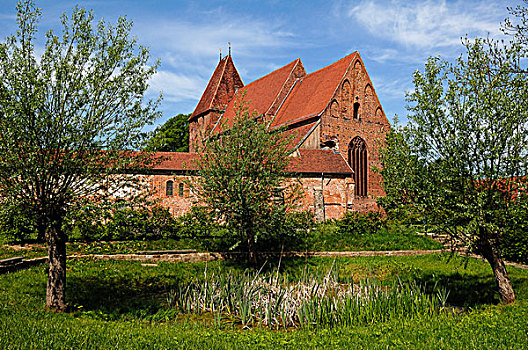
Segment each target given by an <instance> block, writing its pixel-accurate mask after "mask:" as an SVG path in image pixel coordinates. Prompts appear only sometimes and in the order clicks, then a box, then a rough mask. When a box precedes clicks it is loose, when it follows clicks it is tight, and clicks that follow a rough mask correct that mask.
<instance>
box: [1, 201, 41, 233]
mask: <svg viewBox="0 0 528 350" xmlns="http://www.w3.org/2000/svg"><path fill="white" fill-rule="evenodd" d="M0 207H1V208H0V235H1V236H3V237H4V239H5V240H6V241H18V242H24V241H28V240H31V239H36V238H37V235H38V233H37V227H36V225H35V222H36V220H35V218H34V215H32V213H30V212H28V210H26V209H25V208H24V207H23V206H16V205H8V204H6V203H2V205H1V206H0Z"/></svg>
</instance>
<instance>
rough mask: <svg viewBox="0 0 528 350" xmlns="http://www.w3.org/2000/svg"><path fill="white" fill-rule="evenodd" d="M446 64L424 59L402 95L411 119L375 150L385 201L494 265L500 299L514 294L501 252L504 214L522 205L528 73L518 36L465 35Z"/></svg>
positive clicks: (510, 299)
mask: <svg viewBox="0 0 528 350" xmlns="http://www.w3.org/2000/svg"><path fill="white" fill-rule="evenodd" d="M465 47H466V53H465V55H464V56H461V57H460V58H459V59H458V60H457V61H456V62H455V63H453V64H450V63H448V62H446V61H442V60H440V59H439V58H430V59H429V60H428V61H427V63H426V65H425V71H424V72H419V71H417V72H416V73H415V74H414V76H413V78H414V85H415V88H414V90H413V91H411V92H410V93H409V94H408V98H407V100H408V102H410V106H409V107H408V110H409V111H410V115H409V122H408V124H407V125H406V126H403V127H399V128H394V129H393V130H392V131H391V133H390V134H389V135H388V137H387V145H386V146H385V148H384V150H383V152H382V165H383V167H384V168H383V170H382V175H383V178H384V186H385V190H386V192H387V198H386V199H385V200H384V201H385V204H386V205H387V204H389V207H390V206H392V207H394V206H397V205H407V206H410V207H412V208H413V210H417V211H419V212H421V213H422V215H423V216H424V217H425V218H426V219H427V222H428V223H429V224H432V225H434V226H435V229H436V230H437V231H438V232H440V233H447V234H449V235H450V236H451V237H452V238H453V239H456V240H460V241H462V242H463V243H464V244H467V245H469V247H470V249H471V250H472V251H474V252H475V253H478V254H480V255H481V256H482V257H484V258H485V259H486V260H487V261H488V262H489V264H490V265H491V267H492V270H493V273H494V276H495V280H496V282H497V286H498V291H499V294H500V297H501V299H502V301H503V302H505V303H510V302H513V301H514V300H515V294H514V291H513V288H512V285H511V281H510V278H509V276H508V273H507V270H506V268H505V264H504V261H503V258H502V254H501V248H500V247H501V240H502V238H503V235H504V233H505V229H506V226H507V225H506V224H507V222H508V219H509V218H510V217H511V216H512V215H514V214H515V213H518V212H519V211H522V210H526V208H525V205H526V201H525V200H521V199H522V197H524V196H526V195H527V194H526V189H527V187H526V186H527V182H528V178H527V177H526V175H527V170H528V163H527V156H528V76H527V75H526V74H525V73H523V70H524V69H519V67H521V65H522V63H523V62H524V63H526V61H523V59H525V58H526V51H525V47H524V46H523V45H522V44H521V43H520V42H519V41H517V40H513V41H512V42H508V43H504V42H495V41H492V40H490V39H476V40H474V41H472V42H470V41H468V40H466V41H465Z"/></svg>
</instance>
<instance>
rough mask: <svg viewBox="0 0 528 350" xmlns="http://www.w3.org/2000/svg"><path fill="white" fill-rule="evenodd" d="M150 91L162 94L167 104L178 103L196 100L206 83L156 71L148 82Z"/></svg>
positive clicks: (195, 78) (194, 78)
mask: <svg viewBox="0 0 528 350" xmlns="http://www.w3.org/2000/svg"><path fill="white" fill-rule="evenodd" d="M149 83H150V88H149V90H150V91H156V92H158V93H159V92H163V99H164V100H165V101H168V102H180V101H184V100H188V99H194V100H198V99H199V98H200V96H201V94H202V92H203V89H204V86H205V84H206V82H205V81H204V80H202V79H200V78H199V77H196V76H186V75H183V74H177V73H172V72H169V71H163V70H162V71H158V72H157V73H156V74H155V75H154V76H153V77H152V78H151V79H150V81H149Z"/></svg>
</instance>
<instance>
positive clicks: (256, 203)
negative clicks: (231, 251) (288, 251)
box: [194, 96, 300, 262]
mask: <svg viewBox="0 0 528 350" xmlns="http://www.w3.org/2000/svg"><path fill="white" fill-rule="evenodd" d="M235 112H236V117H235V120H234V122H233V125H230V126H229V128H228V126H224V129H227V130H225V131H224V132H223V133H222V134H221V135H219V136H217V137H215V138H213V139H210V140H209V141H208V143H207V145H206V152H204V153H203V154H202V157H201V159H200V160H199V162H198V166H199V169H200V170H199V177H197V181H196V183H195V184H194V191H195V192H196V193H197V195H198V197H199V198H200V201H201V202H202V203H203V204H204V207H205V208H207V212H208V214H209V215H210V216H211V217H212V218H214V219H215V220H216V222H218V223H221V224H222V225H225V226H226V227H227V228H228V229H229V230H228V232H227V233H228V234H229V235H230V237H226V238H227V239H228V241H230V242H232V246H231V248H237V249H243V250H246V251H248V252H249V259H250V260H251V261H252V262H255V259H256V255H255V254H256V250H257V246H256V244H257V242H258V241H259V240H260V239H261V238H262V237H265V239H268V240H269V239H270V238H271V237H273V236H274V235H276V234H279V235H282V236H283V237H284V234H285V233H286V232H289V230H288V228H287V227H284V228H283V224H285V225H287V220H286V212H288V210H290V209H292V208H294V207H295V206H296V200H297V199H298V197H299V189H300V187H299V186H296V185H293V184H288V182H286V181H285V179H284V172H285V170H286V166H287V164H288V161H289V157H288V154H289V148H288V141H289V139H288V138H287V137H284V136H283V135H282V134H280V133H276V132H275V133H274V132H270V131H269V130H268V128H267V126H266V124H265V123H262V122H259V121H258V120H257V116H256V115H250V113H249V112H248V107H247V106H246V103H245V102H244V100H243V96H242V97H241V98H240V100H239V101H238V102H237V103H236V106H235ZM277 240H278V241H280V237H277Z"/></svg>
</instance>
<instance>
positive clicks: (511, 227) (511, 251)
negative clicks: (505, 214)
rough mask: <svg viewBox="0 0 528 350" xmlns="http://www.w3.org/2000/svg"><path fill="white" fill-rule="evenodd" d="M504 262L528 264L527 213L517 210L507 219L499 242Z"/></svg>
mask: <svg viewBox="0 0 528 350" xmlns="http://www.w3.org/2000/svg"><path fill="white" fill-rule="evenodd" d="M501 248H502V255H503V257H504V258H505V259H506V260H509V261H514V262H518V263H522V264H528V212H527V211H526V210H518V211H516V212H515V213H513V215H512V216H511V217H509V218H508V222H507V224H506V230H505V232H504V234H503V236H502V240H501Z"/></svg>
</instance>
